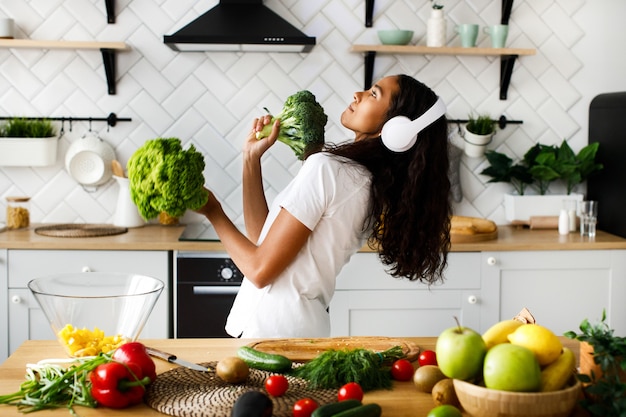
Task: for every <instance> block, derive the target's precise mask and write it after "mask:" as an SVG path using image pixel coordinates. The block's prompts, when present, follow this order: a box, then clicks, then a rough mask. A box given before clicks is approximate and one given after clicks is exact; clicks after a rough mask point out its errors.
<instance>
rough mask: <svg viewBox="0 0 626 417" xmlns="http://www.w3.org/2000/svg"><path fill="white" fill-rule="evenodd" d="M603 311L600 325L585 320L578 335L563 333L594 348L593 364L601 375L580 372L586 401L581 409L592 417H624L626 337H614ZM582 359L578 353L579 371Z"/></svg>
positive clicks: (625, 399) (625, 412) (625, 402)
mask: <svg viewBox="0 0 626 417" xmlns="http://www.w3.org/2000/svg"><path fill="white" fill-rule="evenodd" d="M605 320H606V311H603V312H602V319H601V321H600V322H599V323H596V324H591V323H589V321H588V320H587V319H585V320H583V321H582V322H581V324H580V333H579V334H577V333H576V332H574V331H569V332H566V333H565V336H566V337H568V338H570V339H575V340H578V341H580V342H581V343H587V344H589V345H590V346H591V347H592V348H593V361H594V363H595V364H596V365H597V366H598V368H599V370H600V372H599V373H596V372H595V371H593V370H591V372H590V373H589V374H586V373H583V372H582V370H581V373H580V374H578V375H577V377H578V379H579V380H580V381H581V382H582V383H583V384H584V388H583V390H584V392H585V398H584V399H583V400H581V406H582V407H583V408H584V409H586V410H587V411H589V412H590V413H591V414H592V415H594V416H616V417H617V416H619V417H623V416H626V379H625V376H626V338H625V337H618V336H615V335H614V334H613V333H614V332H613V329H611V328H610V327H609V325H608V324H607V323H606V322H605ZM583 361H584V358H583V357H582V352H581V368H582V364H583Z"/></svg>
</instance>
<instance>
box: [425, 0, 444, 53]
mask: <svg viewBox="0 0 626 417" xmlns="http://www.w3.org/2000/svg"><path fill="white" fill-rule="evenodd" d="M426 46H432V47H441V46H446V19H444V18H443V9H432V10H431V12H430V17H429V18H428V21H427V22H426Z"/></svg>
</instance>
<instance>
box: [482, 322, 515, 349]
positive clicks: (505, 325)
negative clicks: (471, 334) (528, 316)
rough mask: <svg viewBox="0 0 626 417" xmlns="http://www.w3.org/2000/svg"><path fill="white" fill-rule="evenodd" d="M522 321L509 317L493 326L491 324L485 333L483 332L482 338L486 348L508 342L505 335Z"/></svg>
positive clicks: (511, 331)
mask: <svg viewBox="0 0 626 417" xmlns="http://www.w3.org/2000/svg"><path fill="white" fill-rule="evenodd" d="M522 324H524V323H522V322H521V321H519V320H515V319H510V320H502V321H500V322H498V323H496V324H494V325H493V326H491V327H490V328H489V329H487V331H486V332H485V333H483V340H484V341H485V345H487V350H489V349H490V348H492V347H493V346H495V345H498V344H500V343H508V342H509V339H507V336H508V335H509V334H511V333H513V332H514V331H515V329H517V328H518V327H519V326H521V325H522Z"/></svg>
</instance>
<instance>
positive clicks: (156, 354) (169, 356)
mask: <svg viewBox="0 0 626 417" xmlns="http://www.w3.org/2000/svg"><path fill="white" fill-rule="evenodd" d="M146 351H147V352H148V354H149V355H150V356H154V357H156V358H159V359H163V360H166V361H168V362H170V363H174V364H176V365H179V366H184V367H185V368H189V369H193V370H194V371H201V372H209V368H206V367H204V366H201V365H198V364H197V363H193V362H189V361H186V360H184V359H178V357H177V356H176V355H173V354H171V353H167V352H163V351H161V350H158V349H154V348H151V347H147V346H146Z"/></svg>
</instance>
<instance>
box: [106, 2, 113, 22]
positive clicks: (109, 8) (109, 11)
mask: <svg viewBox="0 0 626 417" xmlns="http://www.w3.org/2000/svg"><path fill="white" fill-rule="evenodd" d="M104 5H105V7H106V9H107V23H115V0H104Z"/></svg>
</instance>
